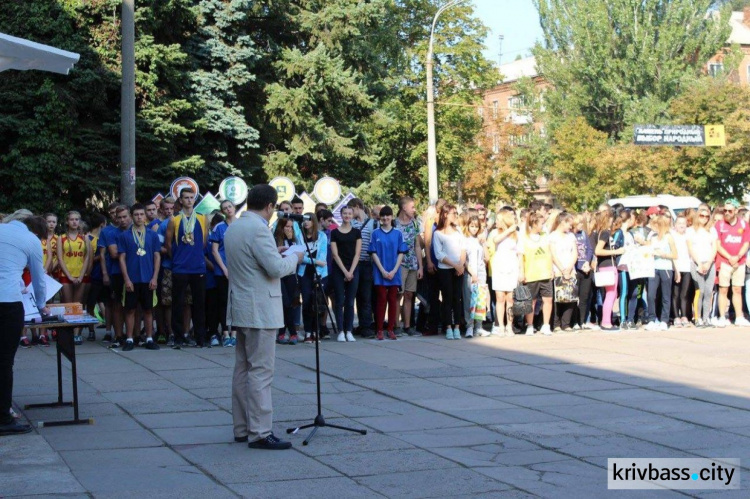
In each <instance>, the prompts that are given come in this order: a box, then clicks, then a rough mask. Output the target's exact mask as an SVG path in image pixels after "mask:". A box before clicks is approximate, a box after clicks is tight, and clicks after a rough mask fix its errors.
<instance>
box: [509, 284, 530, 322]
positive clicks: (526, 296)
mask: <svg viewBox="0 0 750 499" xmlns="http://www.w3.org/2000/svg"><path fill="white" fill-rule="evenodd" d="M511 309H512V311H513V315H514V316H515V317H523V316H524V315H528V314H530V313H531V312H533V307H532V296H531V291H529V288H527V287H526V286H525V285H523V284H519V285H518V286H516V289H514V290H513V306H512V307H511Z"/></svg>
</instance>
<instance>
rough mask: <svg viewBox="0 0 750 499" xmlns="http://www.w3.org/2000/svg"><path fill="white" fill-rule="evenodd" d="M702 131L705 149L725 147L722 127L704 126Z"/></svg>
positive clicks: (725, 138) (725, 140)
mask: <svg viewBox="0 0 750 499" xmlns="http://www.w3.org/2000/svg"><path fill="white" fill-rule="evenodd" d="M704 129H705V130H704V131H705V134H706V146H707V147H724V146H726V145H727V137H726V135H725V134H724V125H705V126H704Z"/></svg>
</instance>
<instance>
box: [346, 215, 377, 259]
mask: <svg viewBox="0 0 750 499" xmlns="http://www.w3.org/2000/svg"><path fill="white" fill-rule="evenodd" d="M379 225H380V224H379V223H378V222H377V220H374V219H372V218H366V219H365V222H364V223H361V222H360V221H359V220H352V227H354V228H355V229H359V230H360V232H361V233H362V249H363V251H362V252H361V253H360V255H359V261H360V262H369V261H370V253H369V252H367V251H364V250H365V249H366V248H369V247H370V239H371V238H372V231H374V230H375V229H377V228H378V226H379Z"/></svg>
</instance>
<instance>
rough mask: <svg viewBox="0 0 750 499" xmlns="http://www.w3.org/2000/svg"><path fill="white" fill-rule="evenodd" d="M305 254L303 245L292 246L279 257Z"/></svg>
mask: <svg viewBox="0 0 750 499" xmlns="http://www.w3.org/2000/svg"><path fill="white" fill-rule="evenodd" d="M304 252H305V245H304V244H292V245H291V246H289V248H287V250H286V251H285V252H283V253H282V254H281V256H292V255H296V254H297V253H304Z"/></svg>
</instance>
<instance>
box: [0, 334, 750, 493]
mask: <svg viewBox="0 0 750 499" xmlns="http://www.w3.org/2000/svg"><path fill="white" fill-rule="evenodd" d="M99 334H100V335H101V332H100V333H99ZM54 352H55V349H54V346H53V347H51V348H40V347H35V348H32V349H28V350H20V351H19V352H18V355H17V357H16V383H15V404H16V407H20V408H22V407H23V405H24V404H30V403H39V402H49V401H52V400H54V399H55V398H56V374H55V360H54ZM276 352H277V361H276V377H275V380H274V408H275V429H274V431H275V433H276V434H277V435H278V436H280V437H282V438H287V435H286V431H285V430H286V428H288V427H291V426H295V425H298V424H302V423H307V422H310V421H311V420H312V418H313V417H314V416H315V412H316V407H315V399H316V397H315V376H314V371H313V367H314V363H315V355H314V347H313V346H311V345H304V344H299V345H296V346H277V350H276ZM321 359H322V371H323V375H322V386H323V407H324V410H323V412H324V414H325V416H326V418H327V420H328V421H329V422H331V423H335V424H342V425H345V426H351V427H355V428H364V429H367V430H368V434H367V435H366V436H361V435H358V434H354V433H352V434H350V433H346V432H343V431H340V430H334V429H330V428H324V429H321V430H319V431H318V434H317V435H316V436H315V437H314V439H313V440H312V442H311V443H310V445H308V446H303V445H302V440H303V439H304V436H305V435H307V431H304V432H300V433H299V434H297V435H291V440H292V442H293V443H294V448H293V450H290V451H280V452H274V451H260V450H250V449H248V448H247V445H246V444H236V443H232V429H231V416H230V409H231V399H230V386H231V372H232V366H233V364H234V350H233V349H230V348H213V349H185V350H180V351H173V350H170V349H162V350H161V351H158V352H151V351H147V350H145V349H136V350H135V351H133V352H128V353H118V352H115V351H110V350H107V349H106V348H104V347H103V346H102V345H100V344H94V343H85V344H84V345H83V346H81V347H79V348H78V369H79V379H80V383H79V391H80V400H81V416H82V417H92V418H94V419H95V424H94V425H91V426H68V427H43V428H38V429H35V431H34V432H33V433H31V434H28V435H21V436H15V437H3V438H2V439H0V497H25V496H29V497H31V496H34V497H39V496H56V497H61V496H64V497H148V498H151V497H179V498H189V497H199V498H201V499H207V498H211V499H213V498H222V497H252V498H275V497H280V498H281V497H283V498H295V497H300V498H301V497H305V498H310V497H325V498H339V497H341V498H350V497H351V498H355V497H356V498H368V497H399V498H400V497H404V498H405V497H409V498H412V497H413V498H417V497H512V498H520V497H535V496H541V497H576V498H581V497H602V496H604V495H607V496H609V495H612V496H622V497H653V496H655V495H656V496H669V497H672V496H674V497H677V496H683V497H684V496H686V495H687V496H695V497H719V496H721V497H746V496H747V492H745V491H743V490H740V491H733V492H723V493H719V492H713V493H706V492H700V491H688V492H687V493H686V492H680V493H678V492H673V491H658V492H655V491H645V492H634V491H611V492H610V491H607V476H606V475H607V474H606V466H607V457H651V458H655V457H703V456H705V457H732V458H740V459H742V460H743V466H746V465H745V463H750V389H748V379H749V378H750V376H749V375H750V329H733V328H730V329H708V330H697V329H683V330H678V329H673V330H670V331H668V332H645V331H638V332H621V333H604V332H585V333H577V334H574V333H568V334H560V335H554V336H552V337H541V336H536V337H524V336H517V337H515V338H483V339H474V340H466V339H464V340H461V341H446V340H445V339H444V338H440V337H423V338H401V339H399V340H398V341H389V340H386V341H373V340H360V341H358V342H356V343H353V344H352V343H337V342H335V341H324V342H323V343H322V344H321ZM64 363H65V364H66V365H67V362H64ZM65 376H66V378H65V391H66V399H67V398H69V396H70V382H69V376H70V372H69V370H68V369H67V368H66V370H65ZM22 412H23V415H24V417H25V418H28V420H29V421H30V422H32V423H36V422H37V421H40V420H45V419H46V420H51V419H67V418H69V417H72V409H70V408H58V409H37V410H26V411H22ZM743 473H747V468H743ZM746 480H747V478H745V480H744V482H746Z"/></svg>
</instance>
